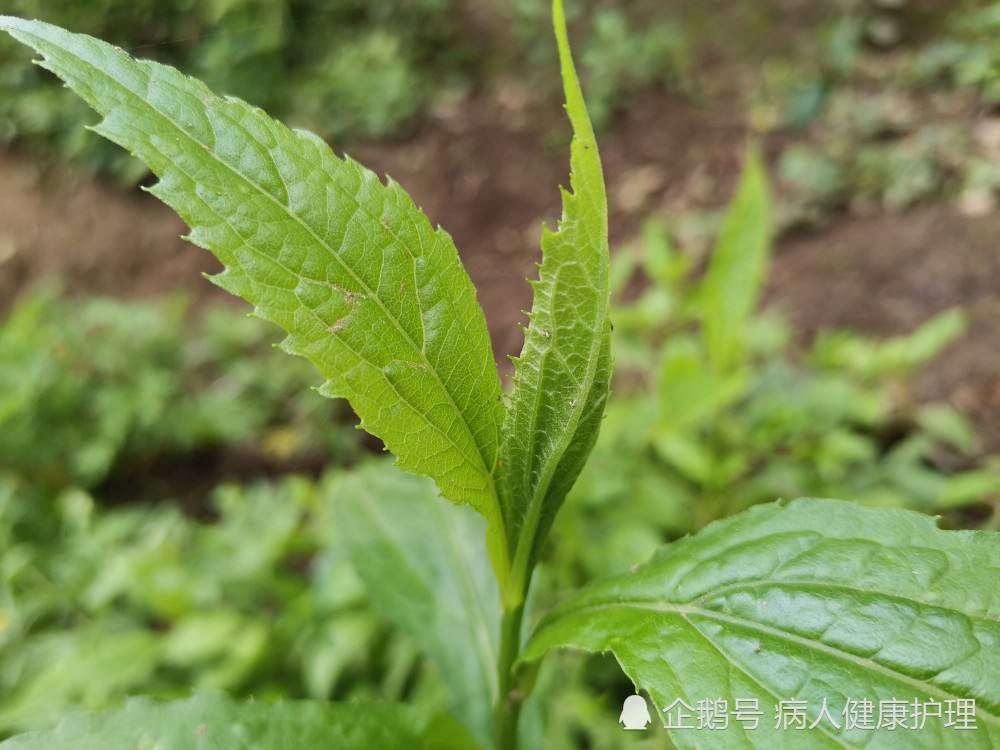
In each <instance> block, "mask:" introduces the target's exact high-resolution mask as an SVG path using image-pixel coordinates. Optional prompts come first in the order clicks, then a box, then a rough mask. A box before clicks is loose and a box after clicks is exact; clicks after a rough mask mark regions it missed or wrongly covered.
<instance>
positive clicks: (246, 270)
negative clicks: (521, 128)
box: [0, 17, 504, 547]
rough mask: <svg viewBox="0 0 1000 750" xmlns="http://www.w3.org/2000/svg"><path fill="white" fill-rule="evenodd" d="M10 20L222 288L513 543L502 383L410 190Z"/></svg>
mask: <svg viewBox="0 0 1000 750" xmlns="http://www.w3.org/2000/svg"><path fill="white" fill-rule="evenodd" d="M0 29H4V30H6V31H8V32H9V33H10V34H11V35H12V36H13V37H15V38H16V39H18V40H19V41H21V42H23V43H25V44H27V45H28V46H30V47H33V48H34V49H35V50H37V51H38V52H40V53H41V54H42V55H43V59H42V61H41V62H40V63H39V64H41V65H43V66H44V67H46V68H48V69H49V70H51V71H52V72H53V73H55V74H56V75H57V76H59V77H60V78H62V79H63V80H64V81H65V82H66V83H67V85H68V86H69V87H70V88H72V89H73V90H74V91H76V92H77V93H78V94H79V95H80V96H81V97H83V98H84V99H85V100H86V101H87V102H88V103H89V104H90V105H91V106H92V107H93V108H94V109H95V110H97V111H98V112H99V113H100V114H102V115H103V116H104V119H103V120H102V121H101V123H100V124H99V125H97V126H96V127H95V128H94V130H96V131H97V132H98V133H100V134H101V135H103V136H105V137H106V138H108V139H110V140H112V141H114V142H116V143H118V144H120V145H121V146H123V147H125V148H126V149H128V150H129V151H131V152H132V153H134V154H135V155H136V156H138V157H139V158H140V159H142V160H143V161H144V162H145V163H146V164H147V165H148V166H149V168H150V169H151V170H152V171H153V172H154V173H155V174H156V175H157V176H158V177H159V178H160V181H159V182H158V183H157V185H156V186H155V187H154V188H152V190H151V192H152V193H153V194H154V195H156V196H157V197H158V198H160V199H161V200H163V201H164V202H165V203H167V204H168V205H170V206H171V207H172V208H173V209H175V210H176V211H177V213H179V214H180V215H181V217H182V218H183V219H184V220H185V221H186V222H187V223H188V225H189V226H190V227H191V233H190V237H189V239H190V240H191V241H192V242H194V243H195V244H197V245H199V246H201V247H204V248H206V249H208V250H210V251H211V252H212V253H213V254H215V255H216V257H218V259H219V260H220V261H221V262H222V263H223V265H224V266H225V270H224V271H223V272H222V273H221V274H219V275H218V276H216V277H214V278H213V281H214V282H215V283H216V284H218V285H219V286H221V287H223V288H224V289H226V290H227V291H229V292H231V293H233V294H236V295H238V296H240V297H243V298H244V299H246V300H247V301H249V302H250V303H251V304H253V305H254V311H255V314H256V315H258V316H260V317H262V318H265V319H267V320H270V321H273V322H274V323H277V324H278V325H279V326H280V327H281V328H283V329H284V330H285V331H286V332H288V334H289V335H288V337H287V338H286V339H285V341H284V343H283V347H284V348H285V349H286V350H287V351H289V352H290V353H293V354H297V355H302V356H304V357H307V358H308V359H309V360H311V361H312V362H313V363H314V364H315V365H316V366H317V367H318V368H319V370H320V372H321V373H322V374H323V376H324V377H325V378H326V379H327V381H326V383H325V384H324V385H323V387H322V388H321V392H322V393H324V394H325V395H328V396H335V397H343V398H346V399H348V401H350V403H351V405H352V407H353V408H354V410H355V411H356V412H357V413H358V415H359V416H360V417H361V419H362V426H363V428H364V429H366V430H368V431H369V432H371V433H372V434H374V435H377V436H378V437H379V438H381V439H382V440H383V441H384V442H385V444H386V446H387V448H388V449H389V450H390V451H392V453H394V454H395V455H396V457H397V462H398V464H399V465H400V466H401V467H402V468H404V469H406V470H408V471H411V472H413V473H417V474H423V475H428V476H431V477H432V478H433V479H434V480H435V482H436V483H437V485H438V488H439V489H440V491H441V493H442V495H444V496H445V497H446V498H448V499H449V500H451V501H453V502H455V503H458V504H468V505H471V506H472V507H473V508H475V509H476V510H477V511H479V512H480V513H482V514H483V515H484V516H485V517H486V518H487V520H488V521H489V522H490V524H491V527H490V533H491V534H493V535H494V537H495V539H494V541H493V542H492V544H493V546H494V547H495V546H496V545H498V544H500V542H499V541H497V540H499V539H502V538H503V536H504V532H503V528H502V518H501V512H500V508H499V501H498V498H497V495H496V490H495V489H494V484H493V479H492V474H493V470H494V468H495V465H496V458H497V452H498V443H499V427H500V424H501V422H502V414H503V405H502V403H501V401H500V381H499V377H498V375H497V371H496V366H495V363H494V360H493V354H492V349H491V347H490V341H489V334H488V332H487V329H486V322H485V318H484V316H483V312H482V309H481V308H480V307H479V305H478V303H477V302H476V295H475V290H474V288H473V286H472V283H471V281H470V280H469V277H468V275H467V274H466V272H465V270H464V268H463V267H462V265H461V263H460V261H459V258H458V253H457V252H456V250H455V247H454V244H453V243H452V241H451V238H450V237H449V236H448V235H447V234H446V233H445V232H443V231H442V230H440V229H437V230H434V229H433V228H432V227H431V225H430V223H429V221H428V220H427V218H426V217H425V216H424V214H423V213H422V212H421V211H420V210H419V209H418V208H417V207H416V206H415V205H414V204H413V202H412V200H411V199H410V197H409V196H408V195H407V194H406V193H405V191H403V189H402V188H401V187H400V186H399V185H398V184H396V183H394V182H392V181H389V182H388V184H382V182H381V181H380V180H379V179H378V177H377V176H376V175H375V174H374V173H372V172H371V171H369V170H367V169H365V168H363V167H361V166H360V165H358V164H357V163H356V162H353V161H351V160H349V159H340V158H338V157H337V156H335V155H334V154H333V152H332V151H331V150H330V149H329V148H328V147H327V146H326V144H325V143H323V142H322V141H321V140H320V139H319V138H317V137H316V136H314V135H312V134H309V133H306V132H302V131H291V130H289V129H287V128H286V127H284V126H283V125H281V124H280V123H277V122H275V121H274V120H272V119H271V118H269V117H268V116H267V115H266V114H265V113H263V112H262V111H260V110H259V109H256V108H253V107H251V106H249V105H247V104H246V103H244V102H242V101H239V100H236V99H232V98H220V97H218V96H215V95H214V94H213V93H212V92H211V91H209V90H208V89H207V88H206V87H205V86H204V85H203V84H202V83H200V82H199V81H197V80H194V79H192V78H189V77H187V76H184V75H183V74H181V73H179V72H178V71H176V70H174V69H172V68H169V67H167V66H164V65H160V64H157V63H153V62H148V61H137V60H134V59H132V58H131V57H129V56H128V55H127V54H126V53H125V52H123V51H122V50H120V49H118V48H115V47H112V46H110V45H108V44H105V43H104V42H101V41H99V40H96V39H93V38H90V37H87V36H84V35H79V34H72V33H69V32H67V31H64V30H62V29H59V28H58V27H55V26H51V25H48V24H44V23H40V22H35V21H25V20H22V19H18V18H11V17H0Z"/></svg>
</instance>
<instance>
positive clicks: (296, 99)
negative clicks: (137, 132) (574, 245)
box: [0, 0, 475, 180]
mask: <svg viewBox="0 0 1000 750" xmlns="http://www.w3.org/2000/svg"><path fill="white" fill-rule="evenodd" d="M4 12H5V13H8V14H12V15H20V16H25V17H30V18H38V19H40V20H43V21H49V22H51V23H55V24H58V25H61V26H64V27H66V28H69V29H72V30H74V31H78V32H83V33H87V34H91V35H94V36H97V37H100V38H103V39H105V40H107V41H110V42H113V43H116V44H118V45H119V46H121V47H123V48H125V49H127V50H128V51H129V52H132V53H134V54H137V55H139V56H142V57H148V58H152V59H155V60H158V61H160V62H163V63H167V64H169V65H173V66H174V67H177V68H179V69H181V70H183V71H184V72H186V73H188V74H190V75H193V76H195V77H197V78H200V79H201V80H203V81H205V82H206V83H207V84H208V85H209V87H211V88H212V89H213V90H215V91H217V92H219V93H223V94H229V95H233V96H238V97H240V98H242V99H245V100H246V101H248V102H250V103H252V104H255V105H257V106H260V107H263V108H266V109H267V110H268V111H269V112H271V113H272V114H274V115H275V116H278V117H280V118H281V119H284V120H286V121H288V122H289V123H290V124H293V125H297V126H305V127H308V128H310V129H312V130H314V131H315V132H317V133H319V134H321V135H323V136H324V137H327V138H331V139H342V138H356V137H371V136H384V135H388V134H391V133H395V132H398V131H399V130H400V128H401V127H403V126H404V125H405V124H406V123H407V122H408V121H409V120H410V119H411V118H412V117H413V116H414V115H415V113H417V112H418V111H419V110H420V109H421V108H423V107H424V106H426V104H427V103H428V101H429V100H430V98H431V97H432V96H433V95H434V94H435V92H436V91H439V90H440V89H442V88H447V87H448V86H450V85H454V84H455V83H460V82H461V80H463V77H464V76H465V75H466V74H467V73H468V72H469V70H470V67H471V66H472V64H473V61H474V60H475V58H474V56H473V54H472V52H473V48H474V43H473V41H472V40H471V39H470V38H469V37H468V36H467V35H464V34H462V33H461V32H462V29H461V27H460V22H459V19H460V16H459V14H457V13H456V12H455V3H454V2H451V0H409V1H408V2H403V3H398V2H394V1H393V0H211V1H210V2H193V1H192V0H99V1H98V2H87V3H80V2H50V1H47V0H9V2H8V3H7V4H6V5H5V6H4ZM0 89H2V90H7V91H12V90H16V91H17V96H4V97H0V142H10V141H12V140H13V139H14V138H18V137H20V138H21V139H27V140H28V141H30V142H31V143H32V144H33V145H34V146H35V147H36V148H38V149H39V150H42V149H46V148H47V149H51V148H52V147H53V146H54V147H55V150H56V151H57V152H58V153H59V154H61V155H62V156H65V157H71V158H74V159H76V160H78V161H79V162H81V163H83V164H85V165H87V166H89V167H91V168H96V169H101V170H104V171H112V172H116V173H118V174H119V175H121V176H122V177H124V178H125V179H127V180H135V179H137V178H138V177H140V176H142V175H143V174H144V173H145V170H144V168H143V167H141V166H139V165H138V163H136V162H135V161H133V160H131V159H129V157H128V156H127V155H120V156H119V155H118V151H119V149H117V147H115V146H113V145H111V144H105V143H102V142H101V141H100V140H99V139H97V138H93V137H92V136H90V135H89V134H87V133H85V132H84V131H83V130H82V129H81V128H80V127H79V124H80V123H83V122H90V121H92V117H91V116H90V115H89V114H88V112H89V110H88V109H87V107H86V105H85V104H83V103H82V102H77V101H74V100H73V99H72V98H71V97H65V96H60V95H59V91H58V83H57V81H56V80H55V79H54V78H53V77H52V76H51V75H49V74H48V73H46V72H45V71H43V70H41V69H40V68H37V67H34V66H30V65H26V64H25V57H24V54H23V53H22V52H21V51H20V50H17V49H15V47H14V45H13V44H12V43H11V42H10V40H7V39H4V40H3V41H2V42H0Z"/></svg>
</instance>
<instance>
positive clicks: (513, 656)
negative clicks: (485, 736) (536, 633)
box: [493, 600, 524, 750]
mask: <svg viewBox="0 0 1000 750" xmlns="http://www.w3.org/2000/svg"><path fill="white" fill-rule="evenodd" d="M523 614H524V602H523V600H522V602H521V603H520V604H518V605H517V606H515V607H513V608H510V609H508V608H506V607H505V608H504V610H503V619H502V620H501V622H500V658H499V659H498V661H497V677H498V678H499V685H500V691H499V693H498V694H497V705H496V711H495V713H494V716H493V723H494V728H493V732H494V734H493V736H494V737H495V742H494V750H516V748H517V717H518V714H519V713H520V711H521V702H522V701H523V700H524V696H523V695H521V693H520V691H519V690H518V689H517V687H516V686H515V684H514V676H513V674H512V672H513V670H512V667H513V666H514V662H515V661H517V657H518V655H519V654H520V652H521V617H522V615H523Z"/></svg>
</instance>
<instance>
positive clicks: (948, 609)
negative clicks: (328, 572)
mask: <svg viewBox="0 0 1000 750" xmlns="http://www.w3.org/2000/svg"><path fill="white" fill-rule="evenodd" d="M556 647H575V648H580V649H583V650H587V651H593V652H605V651H612V652H613V653H614V654H615V656H616V657H617V659H618V661H619V662H620V664H621V665H622V667H623V668H624V670H625V672H626V673H627V674H628V675H629V677H630V678H631V679H632V681H633V682H634V684H635V685H636V687H637V688H640V689H645V690H647V691H648V692H649V694H650V696H651V697H652V698H653V701H654V702H655V704H656V706H657V708H658V709H659V710H661V711H662V710H663V709H664V708H667V707H669V706H670V705H671V704H672V703H673V702H674V701H675V700H676V699H678V698H680V699H682V700H683V701H685V703H687V704H688V705H690V706H692V707H696V706H697V703H698V701H701V700H716V699H724V700H727V701H728V706H729V710H730V711H732V710H733V708H734V707H735V701H736V700H737V699H756V700H757V701H758V702H759V706H760V710H761V711H762V716H761V718H760V725H759V727H758V728H757V729H756V730H748V729H745V728H744V727H743V726H742V725H741V724H738V723H737V722H735V721H731V722H730V724H731V726H730V727H729V728H728V729H726V730H725V731H710V730H705V729H703V730H700V731H685V730H678V731H674V732H672V733H671V739H672V740H673V741H674V743H675V744H676V745H677V746H678V747H682V748H694V747H705V746H707V745H705V744H704V743H711V744H710V746H711V747H713V748H716V747H718V748H761V749H762V750H763V749H765V748H768V749H769V748H850V747H865V748H890V747H892V748H922V747H928V748H942V747H959V746H960V747H963V748H983V749H984V750H985V749H986V748H991V747H1000V544H998V543H997V538H996V535H995V534H988V533H984V532H955V531H941V530H939V529H937V528H936V527H935V525H934V522H933V520H932V519H930V518H928V517H925V516H922V515H919V514H916V513H912V512H908V511H899V510H873V509H865V508H862V507H859V506H855V505H853V504H850V503H843V502H837V501H831V500H798V501H795V502H793V503H790V504H787V505H785V504H780V503H779V504H772V505H767V506H758V507H755V508H752V509H750V510H749V511H746V512H744V513H742V514H740V515H738V516H735V517H733V518H730V519H727V520H725V521H721V522H718V523H715V524H713V525H711V526H709V527H708V528H707V529H705V530H704V531H703V532H701V533H699V534H697V535H695V536H693V537H689V538H686V539H683V540H681V541H679V542H676V543H674V544H671V545H669V546H667V547H664V548H663V549H662V550H661V551H660V553H658V554H657V555H656V556H654V558H653V559H652V560H651V561H650V562H649V563H647V564H646V565H645V566H643V567H641V568H639V569H637V570H636V571H634V572H632V573H628V574H625V575H622V576H618V577H615V578H611V579H608V580H604V581H598V582H595V583H594V584H592V585H590V586H587V587H586V588H584V589H583V590H582V591H580V592H578V593H577V594H575V595H574V596H572V597H571V598H570V599H569V600H568V601H566V602H564V603H563V604H562V605H560V606H559V607H557V608H556V610H554V611H553V612H552V613H551V614H550V615H549V616H548V617H547V618H546V619H545V620H544V621H543V622H542V624H541V625H540V626H539V629H538V630H537V632H536V633H535V635H534V637H533V639H532V640H531V642H530V643H529V645H528V647H527V649H526V651H525V654H524V657H523V658H524V660H526V661H527V660H534V659H537V658H539V657H541V655H542V654H543V653H544V652H545V651H547V650H548V649H550V648H556ZM962 699H975V701H976V717H975V718H976V729H975V730H972V731H963V730H958V729H955V728H949V727H946V726H945V720H942V719H936V718H928V719H927V720H926V723H925V724H924V726H923V728H920V729H911V730H907V729H896V730H893V731H886V730H885V729H882V730H871V729H867V730H866V729H857V728H855V729H852V730H851V731H844V730H845V724H846V718H845V714H844V711H845V707H846V706H847V701H865V700H867V701H871V702H872V704H873V706H874V711H875V720H876V721H877V719H878V710H879V706H880V702H881V701H892V700H899V701H906V702H912V701H914V700H917V701H919V702H920V704H921V706H923V705H924V704H925V703H926V704H928V705H930V706H931V708H930V709H929V711H930V712H932V713H933V712H934V711H935V710H936V709H934V708H933V702H937V703H938V704H939V705H940V706H941V707H942V708H941V710H942V711H943V712H945V713H946V712H947V707H948V706H949V705H951V706H953V707H957V706H958V704H957V703H954V701H958V700H962ZM791 700H800V701H806V702H807V704H808V706H809V709H808V724H809V725H811V724H813V722H814V721H815V720H816V719H818V718H819V717H820V712H821V708H822V703H823V701H824V700H826V701H827V704H828V708H829V712H830V713H831V714H832V715H833V716H834V718H835V719H836V720H837V722H838V723H839V724H840V725H841V729H840V730H838V729H836V728H834V727H833V726H832V725H831V724H830V723H829V722H828V721H827V720H825V719H824V720H822V721H821V722H820V723H819V724H818V725H817V726H816V727H815V728H814V729H811V730H810V729H807V730H795V729H785V730H781V729H776V728H775V711H776V705H777V702H778V701H791ZM949 701H952V702H953V703H951V704H949V703H948V702H949ZM921 710H923V709H921ZM847 714H848V715H856V714H852V712H851V709H847ZM911 716H912V711H911ZM660 731H662V730H660Z"/></svg>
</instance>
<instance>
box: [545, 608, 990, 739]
mask: <svg viewBox="0 0 1000 750" xmlns="http://www.w3.org/2000/svg"><path fill="white" fill-rule="evenodd" d="M622 608H627V609H638V610H644V611H647V612H648V611H652V612H659V613H666V614H671V615H676V616H678V617H680V618H682V619H683V620H685V621H686V622H687V623H688V624H689V625H691V627H696V626H695V625H694V623H692V622H691V621H690V620H688V619H687V615H689V614H697V615H700V616H702V617H705V618H706V619H709V620H715V621H717V622H719V623H722V624H730V625H739V626H741V627H744V628H747V629H748V630H755V629H756V630H759V631H760V632H761V633H763V634H766V635H769V636H772V637H774V638H776V639H779V640H780V639H785V640H786V641H788V642H789V643H793V644H795V645H798V646H802V647H803V648H805V649H807V650H809V649H811V650H814V651H818V652H822V653H824V654H825V655H827V656H830V657H833V658H835V659H839V660H840V661H843V662H849V663H852V664H856V665H858V666H859V667H863V668H866V669H868V671H871V672H877V673H879V674H882V675H883V676H886V677H888V678H890V679H894V680H896V681H897V682H901V683H903V684H905V685H907V686H909V687H914V688H916V689H919V690H921V691H922V692H925V693H930V694H936V695H938V696H942V697H944V698H946V699H964V698H967V697H968V696H965V695H956V694H954V693H950V692H948V691H947V690H946V689H944V688H941V687H939V686H936V685H932V684H930V683H927V682H921V681H920V680H918V679H917V678H914V677H910V676H909V675H906V674H903V673H901V672H897V671H895V670H894V669H892V668H890V667H887V666H885V665H884V664H879V663H878V662H872V661H871V660H869V659H866V658H864V657H861V656H857V655H855V654H851V653H850V652H847V651H842V650H840V649H836V648H834V647H832V646H829V645H827V644H825V643H821V642H820V641H815V640H810V639H808V638H805V637H803V636H799V635H796V634H794V633H790V632H788V631H785V630H779V629H778V628H775V627H772V626H769V625H764V624H762V623H759V622H757V621H755V620H749V619H746V618H742V617H736V616H733V615H727V614H723V613H721V612H716V611H714V610H710V609H704V608H702V607H697V606H689V605H676V604H670V603H665V602H660V601H635V600H633V601H629V602H624V601H618V602H604V603H601V604H590V605H587V606H585V607H577V608H574V609H573V610H572V611H571V612H569V613H566V614H564V615H563V616H562V617H563V618H564V617H569V616H575V615H577V614H586V613H590V612H594V613H601V612H608V611H614V610H617V609H622ZM560 619H562V618H560ZM699 632H701V631H700V630H699ZM727 661H729V662H730V663H735V664H739V662H736V661H734V660H733V659H732V658H731V657H727ZM754 681H755V682H757V684H758V685H760V687H761V688H762V689H763V690H765V691H768V692H770V691H769V688H767V686H766V685H763V684H761V683H760V682H758V681H757V680H756V679H755V680H754ZM976 708H977V714H976V715H977V718H978V717H979V716H980V713H979V711H978V709H980V705H979V703H978V702H977V704H976ZM983 713H984V715H985V716H986V717H987V718H988V719H989V720H990V721H991V722H992V723H993V724H996V725H997V726H998V727H1000V716H998V715H996V714H993V713H991V712H989V711H988V710H984V712H983Z"/></svg>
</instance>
